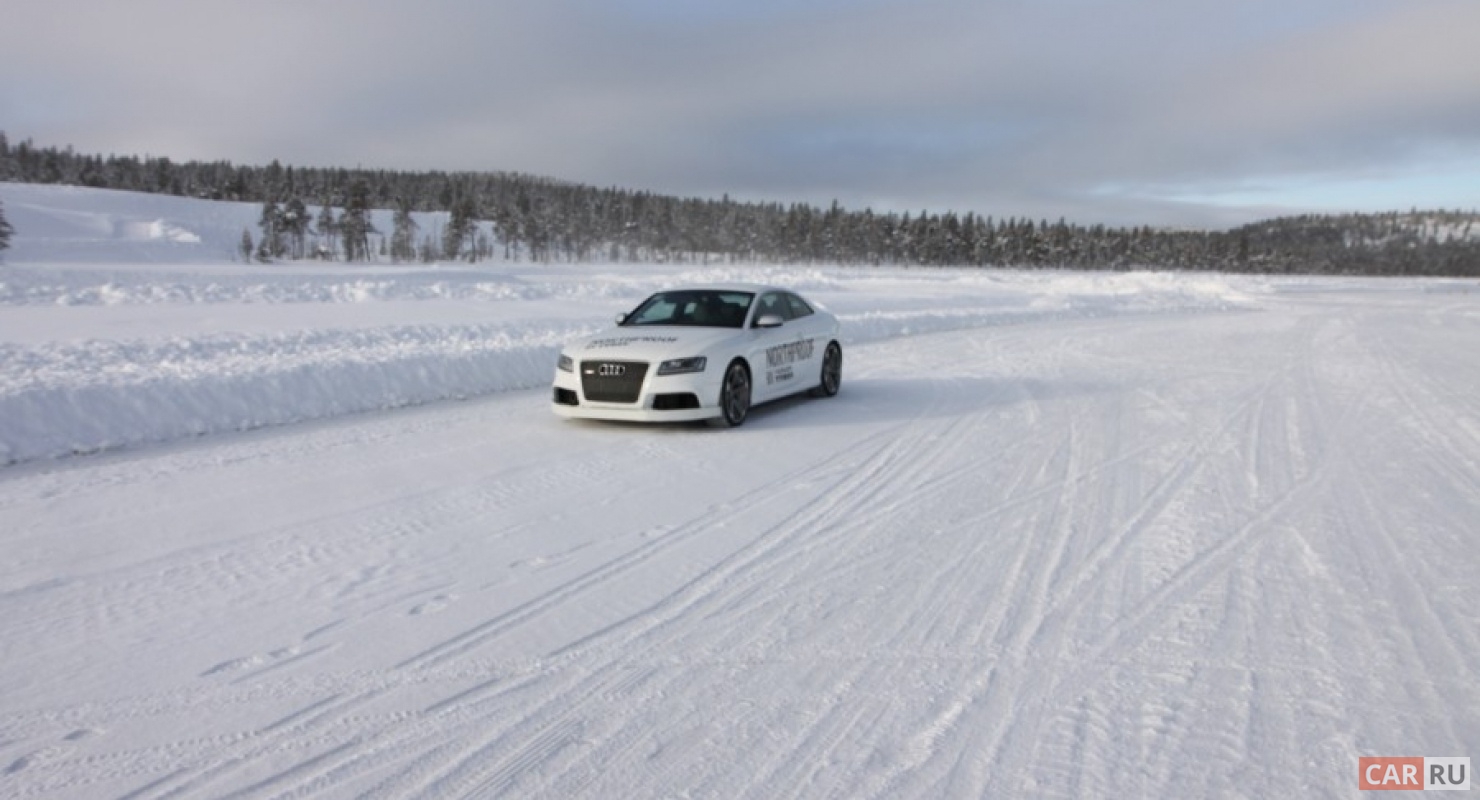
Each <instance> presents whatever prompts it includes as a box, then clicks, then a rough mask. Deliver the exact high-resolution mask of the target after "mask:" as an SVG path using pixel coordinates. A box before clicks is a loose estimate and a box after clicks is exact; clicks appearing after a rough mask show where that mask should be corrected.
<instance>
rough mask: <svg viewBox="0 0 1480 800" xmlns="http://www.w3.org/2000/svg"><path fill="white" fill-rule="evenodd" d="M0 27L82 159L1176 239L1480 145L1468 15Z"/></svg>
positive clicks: (625, 17) (1326, 9)
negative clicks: (485, 176)
mask: <svg viewBox="0 0 1480 800" xmlns="http://www.w3.org/2000/svg"><path fill="white" fill-rule="evenodd" d="M7 14H8V22H9V21H13V25H11V26H10V27H12V29H14V30H21V31H25V35H23V36H17V37H13V38H14V39H15V40H16V41H15V42H13V43H11V42H7V46H6V47H5V48H3V49H0V69H3V70H4V71H5V73H6V74H7V75H12V76H20V78H19V79H18V80H17V81H15V82H14V84H15V85H18V86H22V87H23V88H22V89H17V88H15V86H14V85H13V86H12V87H7V88H5V89H0V120H5V124H6V125H9V126H14V127H12V128H11V129H10V130H8V131H7V133H9V134H10V135H11V137H12V138H13V139H14V138H23V137H26V136H32V137H35V138H36V139H37V140H38V141H39V142H41V143H44V144H66V143H71V144H74V145H76V146H77V147H79V149H84V150H96V151H102V152H139V153H152V154H165V155H169V156H171V157H172V158H205V159H215V158H226V159H231V160H235V161H241V162H265V161H268V160H271V159H273V158H277V159H280V160H282V161H284V162H286V163H298V164H312V165H322V166H354V165H365V166H376V167H385V168H397V169H424V168H437V169H468V170H482V169H511V170H518V171H524V172H532V173H537V174H545V175H550V176H554V177H558V178H562V179H567V180H575V181H581V182H586V183H592V184H597V185H622V186H627V187H631V188H640V189H649V190H655V191H663V192H673V193H680V194H701V195H706V196H718V195H719V194H721V193H729V194H731V195H732V196H737V197H743V198H746V199H769V200H776V201H780V202H789V201H792V200H805V201H809V202H817V203H825V202H828V201H830V200H831V199H834V198H836V199H839V200H841V201H842V202H844V203H845V204H847V205H850V206H852V207H860V206H863V205H873V206H875V207H880V208H889V209H892V210H903V209H916V208H931V209H936V210H939V209H943V208H947V207H950V208H956V209H958V210H975V211H978V212H980V213H991V214H996V215H998V216H1008V215H1025V214H1026V215H1032V216H1050V217H1055V216H1058V215H1059V214H1055V213H1053V212H1054V209H1061V210H1062V213H1063V214H1064V215H1067V216H1070V217H1071V218H1074V219H1081V220H1084V221H1100V220H1105V221H1115V222H1126V221H1145V222H1151V223H1161V222H1165V223H1167V224H1182V223H1189V222H1195V221H1196V220H1197V219H1198V218H1199V216H1200V217H1201V218H1202V219H1204V220H1214V219H1218V220H1223V219H1226V218H1227V217H1229V215H1230V212H1229V211H1228V210H1227V209H1222V208H1210V207H1208V205H1207V204H1209V203H1212V204H1213V205H1215V206H1216V204H1217V203H1218V200H1217V198H1218V197H1219V196H1220V193H1223V194H1224V195H1226V196H1228V197H1235V196H1242V195H1240V194H1239V193H1240V192H1242V191H1245V190H1246V189H1247V187H1248V186H1249V185H1250V183H1251V182H1254V183H1258V182H1264V183H1268V182H1270V181H1275V182H1278V180H1286V181H1289V180H1295V179H1298V180H1321V179H1326V178H1329V179H1331V180H1341V179H1345V180H1350V179H1352V178H1353V177H1357V176H1367V177H1371V176H1373V175H1377V174H1389V173H1392V172H1393V171H1395V170H1396V171H1398V172H1401V171H1402V170H1403V169H1405V168H1407V167H1408V166H1409V165H1416V164H1422V165H1424V168H1426V169H1432V168H1433V165H1434V163H1435V162H1436V161H1442V160H1443V159H1445V158H1448V157H1449V156H1448V155H1446V154H1450V153H1465V152H1474V151H1475V150H1476V149H1480V148H1477V145H1480V48H1475V47H1473V46H1472V45H1471V43H1470V42H1469V41H1468V39H1470V38H1472V37H1471V34H1472V33H1473V31H1476V30H1480V6H1476V5H1475V4H1474V3H1473V2H1469V1H1468V0H1453V1H1451V2H1444V1H1442V0H1430V1H1429V2H1411V3H1397V2H1391V0H1311V2H1307V3H1302V4H1298V7H1296V8H1294V9H1292V8H1290V7H1289V4H1283V3H1275V2H1272V0H1250V2H1245V3H1227V2H1222V1H1221V0H1220V2H1211V0H1186V1H1185V2H1178V3H1165V2H1153V1H1152V0H1128V1H1127V2H1123V3H1117V4H1106V3H1099V2H1090V1H1089V0H1045V1H1043V2H1027V1H1026V0H1000V1H999V2H989V3H983V2H976V1H975V0H913V1H912V2H909V3H904V2H885V1H884V0H874V1H873V2H865V3H859V2H846V3H845V2H841V1H840V0H812V1H811V2H803V1H797V2H779V0H751V2H747V3H712V4H694V3H689V2H681V1H680V0H636V2H632V3H607V2H598V0H566V1H564V2H562V1H561V0H552V1H551V2H545V3H515V2H509V1H508V0H502V1H499V2H472V1H471V0H431V1H430V2H427V3H422V4H416V5H408V4H405V3H400V2H390V1H389V0H357V2H345V1H342V0H340V1H336V0H298V2H293V3H289V2H283V1H282V0H256V1H255V2H239V1H238V0H217V1H216V2H211V3H200V2H182V1H181V0H135V1H134V2H130V3H108V4H98V3H90V2H82V1H81V0H52V2H49V3H45V4H41V3H36V4H27V6H26V7H24V8H21V9H19V10H14V11H8V12H7ZM1323 176H1324V177H1323ZM1410 185H1411V184H1410ZM1194 195H1195V196H1197V197H1198V198H1199V199H1198V200H1197V202H1196V203H1195V204H1193V203H1190V202H1189V201H1188V200H1186V198H1188V197H1191V196H1194ZM1475 204H1476V205H1480V198H1477V199H1476V201H1475ZM1394 205H1396V206H1399V207H1407V206H1409V205H1423V201H1422V198H1408V197H1405V198H1403V199H1402V200H1401V201H1399V200H1396V199H1395V201H1394ZM1266 210H1268V209H1265V208H1260V209H1249V210H1247V212H1246V213H1251V214H1252V213H1262V212H1264V211H1266ZM1137 215H1145V216H1144V217H1140V218H1139V219H1138V218H1137Z"/></svg>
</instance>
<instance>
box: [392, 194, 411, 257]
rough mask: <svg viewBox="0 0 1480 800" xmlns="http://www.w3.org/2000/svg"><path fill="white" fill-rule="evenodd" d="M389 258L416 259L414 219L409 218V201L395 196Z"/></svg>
mask: <svg viewBox="0 0 1480 800" xmlns="http://www.w3.org/2000/svg"><path fill="white" fill-rule="evenodd" d="M392 225H393V228H394V229H393V230H392V231H391V259H392V260H394V261H397V262H401V261H413V260H415V259H416V227H417V225H416V220H414V219H412V218H411V201H410V200H407V199H406V198H404V197H402V198H397V200H396V213H395V216H394V218H393V220H392Z"/></svg>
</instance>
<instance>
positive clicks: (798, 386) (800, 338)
mask: <svg viewBox="0 0 1480 800" xmlns="http://www.w3.org/2000/svg"><path fill="white" fill-rule="evenodd" d="M786 303H787V307H788V308H789V309H790V310H791V316H790V317H789V318H788V319H787V322H786V327H787V328H790V329H791V335H792V338H794V339H795V340H796V341H797V342H798V343H799V344H798V347H797V362H796V376H797V379H796V383H795V384H794V385H793V386H792V387H791V389H792V391H801V390H803V389H811V388H812V387H814V386H816V385H817V384H818V382H819V380H820V378H821V375H822V356H823V353H824V352H825V351H826V349H827V342H828V338H827V336H828V330H827V323H826V320H825V319H824V317H823V316H822V315H820V314H818V313H816V311H815V310H814V309H813V308H812V306H811V305H809V304H808V303H807V301H806V300H803V299H802V298H801V297H799V296H797V295H795V294H792V293H791V292H787V293H786Z"/></svg>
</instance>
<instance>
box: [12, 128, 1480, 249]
mask: <svg viewBox="0 0 1480 800" xmlns="http://www.w3.org/2000/svg"><path fill="white" fill-rule="evenodd" d="M0 180H6V181H17V182H27V183H58V184H70V185H78V186H94V187H99V188H108V189H123V190H129V191H139V192H152V193H163V194H173V195H180V196H188V197H196V198H204V199H212V200H235V201H246V202H254V203H262V204H263V219H262V223H261V224H260V226H259V228H260V230H259V231H257V232H256V233H255V234H254V233H253V232H250V231H247V232H244V237H243V249H244V252H251V253H253V254H254V255H255V256H257V257H263V258H305V257H312V256H314V255H318V256H320V257H325V256H332V257H345V258H348V259H351V260H368V259H375V258H377V257H385V258H390V259H394V260H398V261H409V260H413V259H418V258H421V259H430V258H463V259H470V260H479V259H484V258H491V257H494V256H496V255H502V256H503V257H505V258H515V259H527V260H531V261H537V262H539V261H570V262H584V261H634V262H665V261H695V262H705V261H731V262H765V263H844V264H892V265H922V266H923V265H978V266H1010V267H1066V268H1075V269H1117V270H1118V269H1144V268H1151V269H1181V270H1219V271H1230V272H1267V273H1314V274H1388V275H1460V276H1480V224H1477V221H1480V215H1477V214H1476V213H1474V212H1443V211H1433V212H1418V211H1412V212H1407V213H1396V212H1395V213H1390V214H1349V215H1333V216H1302V217H1291V218H1282V219H1276V220H1271V221H1267V222H1261V223H1256V224H1253V225H1247V226H1244V227H1241V228H1236V229H1233V230H1229V231H1169V230H1155V229H1152V228H1149V227H1132V228H1112V227H1106V226H1102V225H1096V226H1083V225H1075V224H1071V223H1069V222H1066V221H1065V220H1062V219H1060V220H1058V221H1055V222H1049V221H1047V220H1037V221H1035V220H1032V219H1024V218H1014V217H1008V218H1005V219H1004V218H994V217H990V216H981V215H978V214H975V213H971V212H968V213H965V214H956V213H954V212H945V213H927V212H920V213H919V214H911V213H903V214H897V213H875V212H873V211H871V210H868V209H864V210H862V211H855V210H847V209H844V208H842V207H840V206H839V205H838V204H837V203H836V202H835V203H833V204H832V205H831V206H830V207H828V208H825V209H824V208H818V207H815V206H811V205H807V204H801V203H793V204H780V203H742V202H736V201H734V200H731V199H729V198H728V197H726V198H723V199H720V200H704V199H691V198H677V197H669V196H663V195H656V194H652V193H649V192H643V191H633V190H627V189H617V188H607V189H602V188H595V187H591V186H584V185H580V184H575V183H569V182H564V181H558V180H552V179H549V178H541V177H535V176H530V175H523V174H519V173H512V172H476V173H475V172H436V171H433V172H400V171H390V170H368V169H319V168H303V167H292V166H283V165H281V164H279V163H278V162H276V161H274V162H273V163H271V164H269V165H267V166H262V167H256V166H241V165H233V164H231V163H230V162H226V161H216V162H196V161H190V162H181V163H176V162H173V161H171V160H170V159H168V158H163V157H145V158H140V157H137V156H116V155H110V156H98V155H88V154H79V153H75V152H73V150H72V149H71V148H70V147H68V148H62V149H57V148H54V147H36V146H34V145H33V144H32V143H31V142H29V141H26V142H22V143H19V144H16V145H11V144H10V143H9V142H8V141H7V140H6V139H5V135H4V134H3V133H0ZM315 208H316V209H318V210H317V212H316V213H315V212H314V211H312V209H315ZM371 208H388V209H394V211H395V214H396V216H395V219H396V223H395V230H393V231H374V229H373V228H369V227H368V226H369V222H368V209H371ZM335 209H338V210H339V211H338V212H336V211H334V210H335ZM417 211H422V212H425V211H444V212H449V213H450V217H451V220H450V222H449V224H448V225H447V227H446V228H445V229H442V230H440V231H435V232H431V231H418V230H417V229H416V228H415V223H414V222H412V221H411V216H410V215H411V213H412V212H417ZM336 213H337V216H336ZM346 216H348V221H347V222H346ZM479 223H483V225H480V224H479ZM486 229H491V231H492V238H491V239H490V238H489V236H488V235H487V233H481V234H480V231H483V230H486ZM372 232H373V233H378V234H380V236H379V237H377V241H378V242H379V243H380V245H379V247H378V248H372V246H371V242H370V239H369V233H372ZM310 237H311V238H312V242H310V241H309V239H310ZM326 241H327V243H328V244H327V245H326V244H325V242H326Z"/></svg>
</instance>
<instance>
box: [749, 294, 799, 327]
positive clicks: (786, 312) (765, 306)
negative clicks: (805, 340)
mask: <svg viewBox="0 0 1480 800" xmlns="http://www.w3.org/2000/svg"><path fill="white" fill-rule="evenodd" d="M768 314H775V315H776V316H778V317H780V318H781V319H782V320H788V319H791V308H790V307H789V306H788V305H787V303H786V300H785V299H784V298H783V297H782V296H781V295H780V294H778V293H776V292H771V293H769V294H763V295H761V300H760V304H759V306H758V307H757V308H756V310H755V318H756V319H757V320H759V319H760V318H761V317H764V316H766V315H768Z"/></svg>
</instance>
